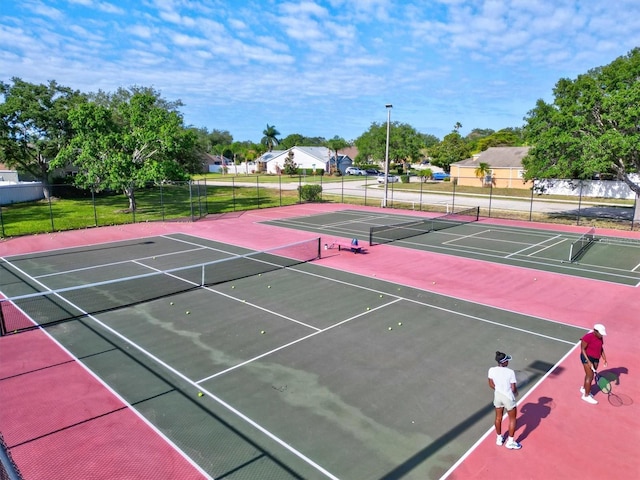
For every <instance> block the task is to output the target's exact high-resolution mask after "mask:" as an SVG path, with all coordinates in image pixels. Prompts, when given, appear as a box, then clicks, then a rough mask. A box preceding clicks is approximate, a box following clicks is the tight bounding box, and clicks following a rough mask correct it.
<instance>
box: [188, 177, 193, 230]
mask: <svg viewBox="0 0 640 480" xmlns="http://www.w3.org/2000/svg"><path fill="white" fill-rule="evenodd" d="M192 184H193V182H191V181H189V211H190V212H191V221H192V222H193V221H194V218H193V191H192V189H191V185H192Z"/></svg>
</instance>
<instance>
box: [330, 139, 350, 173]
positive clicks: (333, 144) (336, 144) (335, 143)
mask: <svg viewBox="0 0 640 480" xmlns="http://www.w3.org/2000/svg"><path fill="white" fill-rule="evenodd" d="M348 146H349V142H347V141H346V140H345V139H344V138H342V137H339V136H338V135H336V136H335V137H333V138H332V139H331V140H328V141H327V147H328V148H329V149H330V150H332V151H334V152H335V154H336V155H335V157H334V159H333V160H334V161H333V162H331V161H330V165H329V175H331V174H333V173H335V171H336V170H337V169H338V150H342V149H343V148H347V147H348Z"/></svg>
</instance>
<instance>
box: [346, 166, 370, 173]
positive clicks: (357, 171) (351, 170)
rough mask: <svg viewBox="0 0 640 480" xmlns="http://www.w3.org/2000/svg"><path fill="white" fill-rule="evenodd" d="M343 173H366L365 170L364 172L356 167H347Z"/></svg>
mask: <svg viewBox="0 0 640 480" xmlns="http://www.w3.org/2000/svg"><path fill="white" fill-rule="evenodd" d="M344 173H345V174H347V175H366V174H367V172H365V171H364V170H362V169H361V168H358V167H347V169H346V170H345V171H344Z"/></svg>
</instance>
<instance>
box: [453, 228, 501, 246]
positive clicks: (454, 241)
mask: <svg viewBox="0 0 640 480" xmlns="http://www.w3.org/2000/svg"><path fill="white" fill-rule="evenodd" d="M490 231H491V230H482V231H480V232H476V233H472V234H471V235H459V236H456V237H455V238H452V239H451V240H447V241H446V242H442V245H449V244H450V243H456V242H457V241H458V240H465V239H467V238H471V237H475V236H476V235H482V234H483V233H487V232H490Z"/></svg>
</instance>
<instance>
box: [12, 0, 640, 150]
mask: <svg viewBox="0 0 640 480" xmlns="http://www.w3.org/2000/svg"><path fill="white" fill-rule="evenodd" d="M1 7H2V8H1V13H0V80H2V81H5V82H8V81H10V78H11V77H14V76H15V77H20V78H22V79H23V80H25V81H28V82H32V83H42V82H47V81H48V80H56V81H57V82H58V83H60V84H62V85H65V86H69V87H72V88H76V89H79V90H81V91H83V92H94V91H97V90H98V89H102V90H104V91H109V92H112V91H115V90H116V89H117V88H118V87H129V86H132V85H141V86H151V87H154V88H156V89H157V90H159V91H160V92H161V94H162V95H163V97H165V98H166V99H168V100H177V99H180V100H182V102H183V103H184V104H185V106H184V107H182V109H181V111H182V113H183V115H184V119H185V123H186V124H187V125H193V126H196V127H206V128H207V129H209V130H213V129H217V130H228V131H229V132H230V133H231V134H232V135H233V137H234V140H239V141H241V140H251V141H255V142H257V141H259V140H260V138H261V137H262V131H263V130H264V129H265V127H266V125H267V124H269V125H275V127H276V128H277V129H278V130H279V131H280V133H281V136H282V137H285V136H287V135H289V134H293V133H299V134H302V135H305V136H309V137H316V136H320V137H325V138H327V139H329V138H332V137H333V136H334V135H339V136H341V137H343V138H345V139H347V140H353V139H355V138H357V137H358V136H360V135H361V134H362V133H364V132H365V131H367V130H368V128H369V126H370V125H371V123H372V122H379V123H385V122H386V119H387V111H386V109H385V104H388V103H390V104H393V109H392V110H391V120H392V121H399V122H402V123H408V124H410V125H411V126H413V127H414V128H416V129H417V130H418V131H420V132H422V133H428V134H432V135H436V136H437V137H439V138H442V137H443V136H444V135H446V134H447V133H449V132H450V131H451V130H452V129H453V126H454V125H455V123H456V122H460V123H461V124H462V125H463V128H462V129H461V133H462V134H463V135H465V134H466V133H468V132H469V131H470V130H471V129H473V128H492V129H494V130H499V129H501V128H505V127H519V126H522V125H523V123H524V122H523V117H524V116H525V115H526V114H527V112H528V111H529V110H531V109H532V108H533V107H534V106H535V102H536V100H537V99H539V98H543V99H545V100H547V101H550V100H551V99H552V98H553V97H552V90H553V87H554V85H555V84H556V82H557V81H558V80H559V79H560V78H563V77H566V78H575V77H576V76H577V75H579V74H581V73H585V72H586V71H588V70H589V69H591V68H594V67H598V66H602V65H606V64H608V63H610V62H611V61H613V60H614V59H615V58H617V57H619V56H621V55H624V54H626V53H628V52H629V51H630V50H631V49H632V48H634V47H636V46H640V2H639V1H638V0H615V1H614V2H605V1H602V0H325V1H320V0H316V1H298V0H292V1H279V0H255V1H252V0H236V1H234V0H229V1H219V0H142V1H136V0H128V1H119V0H112V1H109V0H19V1H17V0H1Z"/></svg>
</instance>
